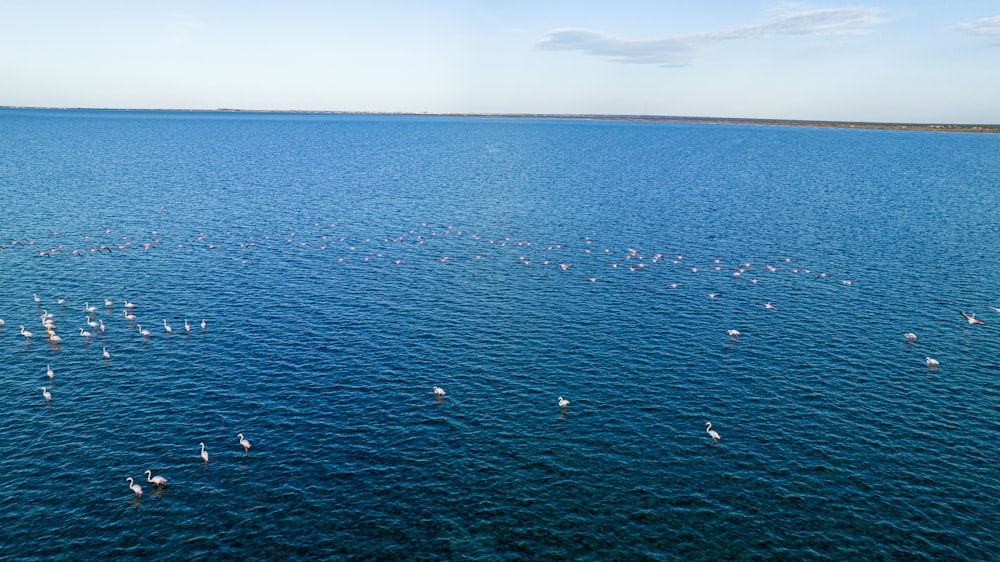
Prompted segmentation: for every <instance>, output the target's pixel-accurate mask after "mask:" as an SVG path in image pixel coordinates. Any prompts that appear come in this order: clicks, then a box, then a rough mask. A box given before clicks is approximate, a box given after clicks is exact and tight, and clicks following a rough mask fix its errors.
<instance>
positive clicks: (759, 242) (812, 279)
mask: <svg viewBox="0 0 1000 562" xmlns="http://www.w3.org/2000/svg"><path fill="white" fill-rule="evenodd" d="M998 156H1000V137H995V136H990V135H971V134H939V133H919V132H905V131H868V130H865V131H859V130H833V129H812V128H776V127H753V126H726V125H697V124H653V123H621V122H597V121H586V120H543V119H538V120H520V119H481V118H438V117H385V116H311V115H268V114H214V113H157V112H97V111H33V110H0V201H2V208H3V211H2V218H0V244H2V245H3V247H4V248H3V249H2V250H0V283H2V284H0V318H2V319H3V320H5V326H3V327H2V328H0V350H2V351H0V353H2V357H3V361H2V363H0V394H2V402H0V525H2V529H3V530H2V531H0V545H2V547H0V548H2V555H0V558H13V559H24V560H51V559H71V558H72V559H94V558H97V557H99V556H108V557H115V558H123V557H137V558H138V557H141V558H150V559H198V558H206V559H224V558H236V559H275V560H287V559H380V560H392V559H483V560H492V559H505V560H508V559H509V560H538V559H549V560H555V559H592V560H611V559H617V560H641V559H650V560H654V559H655V560H663V559H684V560H720V559H752V558H768V559H796V560H797V559H890V558H892V559H933V560H940V559H969V560H982V559H991V558H997V557H1000V539H998V538H997V537H996V530H997V529H998V528H1000V516H998V511H997V509H996V506H997V500H996V498H997V495H998V492H1000V471H998V469H997V468H996V460H997V456H998V452H1000V445H998V440H997V432H998V429H1000V423H998V413H997V412H998V406H1000V393H998V383H997V375H998V374H1000V369H998V356H1000V335H998V332H997V328H996V326H997V325H1000V314H997V312H994V311H993V310H991V308H990V307H992V306H997V307H1000V295H998V294H997V287H998V284H1000V267H998V263H997V261H998V260H997V255H998V250H1000V247H998V246H1000V244H998V240H1000V216H998V214H997V213H996V209H997V208H1000V190H997V189H996V187H997V186H998V185H1000V166H998V165H997V162H998V161H1000V159H998ZM143 244H147V245H150V244H151V245H152V246H148V247H147V249H143V247H142V245H143ZM102 246H103V247H104V249H100V248H101V247H102ZM681 255H683V257H682V258H679V257H678V256H681ZM785 258H789V259H788V260H786V259H785ZM713 260H720V261H717V262H716V261H713ZM744 263H750V264H752V265H750V266H748V268H747V269H746V271H744V272H743V273H742V274H741V275H739V276H734V275H733V273H734V272H736V271H737V270H734V269H732V268H734V267H738V266H739V264H744ZM560 265H562V266H563V267H560ZM767 266H773V267H772V268H771V269H768V268H767ZM691 268H695V269H698V271H692V269H691ZM716 268H719V269H716ZM847 281H850V282H851V283H847ZM677 283H679V284H680V285H679V286H673V287H671V286H669V285H670V284H677ZM709 293H720V294H719V295H718V296H716V297H714V298H713V297H709V296H707V295H708V294H709ZM33 294H34V295H37V297H38V298H39V302H38V303H37V304H36V302H35V301H34V300H33V298H32V295H33ZM57 299H64V302H63V303H61V304H60V303H59V302H58V301H57ZM105 299H109V300H111V301H112V306H110V307H107V306H105V305H104V300H105ZM126 300H127V301H129V302H133V303H135V308H134V315H135V317H136V318H135V320H134V321H129V320H127V319H126V318H125V317H124V311H125V308H124V302H125V301H126ZM85 303H87V304H89V305H93V306H95V307H96V310H95V312H94V314H93V316H92V318H93V321H95V322H96V321H98V320H99V321H102V322H103V323H104V325H105V328H106V331H105V332H104V333H100V330H99V329H93V328H90V327H89V326H88V325H87V323H86V320H87V317H88V315H87V312H86V311H85V309H84V306H85ZM765 303H771V304H772V305H774V307H775V308H776V309H777V310H769V309H767V308H765V307H764V304H765ZM44 311H47V312H49V313H52V314H53V317H54V321H55V331H56V333H57V334H58V335H59V336H60V337H61V338H62V341H61V342H60V343H58V344H53V343H51V342H49V341H48V340H47V339H46V334H45V330H44V328H43V326H42V323H41V318H40V316H41V315H42V314H43V312H44ZM960 311H965V312H970V313H976V317H977V318H980V319H982V320H984V321H985V322H986V325H985V326H981V325H975V326H972V325H969V324H968V323H967V322H966V321H965V320H964V319H963V318H962V317H961V316H960V315H959V312H960ZM185 319H187V321H188V322H189V325H190V326H191V331H190V333H187V332H186V331H185V330H184V326H183V323H184V320H185ZM202 319H204V320H205V322H206V326H205V329H204V330H203V329H202V328H201V326H200V322H201V320H202ZM164 320H165V321H166V323H167V324H169V325H170V326H171V328H172V333H170V334H168V333H166V331H165V329H164V325H163V321H164ZM137 324H141V325H142V327H143V328H144V329H147V330H149V332H150V337H149V338H148V339H146V338H144V337H143V336H141V335H140V334H139V332H138V328H137ZM20 325H24V326H25V328H26V329H27V330H30V331H32V332H33V333H34V335H33V337H32V338H31V339H30V340H26V339H25V338H24V337H22V336H21V335H19V326H20ZM81 328H85V329H87V330H89V331H96V332H97V334H96V335H94V336H92V337H89V338H88V337H83V336H81V335H79V331H80V329H81ZM729 329H736V330H739V332H740V335H739V336H738V337H731V336H729V335H727V330H729ZM904 332H914V333H916V334H917V335H918V339H917V340H916V341H914V342H909V341H907V340H906V339H905V338H904V337H903V333H904ZM104 348H106V349H107V351H108V352H109V355H110V359H107V360H105V359H104V358H103V357H102V349H104ZM925 357H933V358H935V359H937V360H939V362H940V365H939V366H937V367H935V368H929V367H927V366H926V365H925ZM46 365H50V366H51V368H52V369H53V372H54V378H53V380H52V382H51V383H50V382H49V379H48V377H47V376H46ZM434 385H439V386H441V387H443V388H444V389H445V390H446V392H447V395H446V396H445V397H444V398H441V399H436V398H435V396H434V394H433V392H432V391H431V388H432V386H434ZM40 387H44V388H47V389H48V391H49V392H50V393H51V396H52V399H51V403H50V404H46V402H45V399H44V398H43V397H42V392H41V390H40ZM560 396H563V397H565V398H567V399H568V400H570V402H571V403H570V405H569V406H568V407H566V408H565V409H561V408H559V406H558V405H557V403H556V400H557V398H558V397H560ZM708 421H711V422H712V424H713V429H715V430H717V431H718V432H719V433H720V434H721V440H720V441H719V442H718V443H715V444H713V443H712V440H711V439H710V438H709V436H708V435H707V433H706V432H705V422H708ZM237 433H243V434H245V435H246V437H247V438H248V439H249V440H250V441H251V443H252V446H251V449H250V451H249V454H248V455H244V452H243V449H242V447H241V446H240V444H239V442H238V439H237V437H236V435H237ZM199 442H204V443H205V446H206V449H207V450H208V452H209V454H210V461H209V462H208V463H207V464H206V463H203V462H202V460H201V458H200V457H199V450H200V449H199V446H198V443H199ZM147 469H148V470H151V471H152V473H153V474H160V475H163V476H165V477H166V478H168V479H169V482H168V484H167V486H166V487H164V488H162V489H155V488H154V487H153V485H152V484H151V483H148V482H146V481H145V474H144V472H143V471H145V470H147ZM126 477H133V478H135V479H136V480H137V482H139V483H141V484H142V486H143V490H144V493H143V495H142V496H141V498H136V497H135V495H134V494H133V492H132V491H131V490H129V487H128V483H127V482H126V480H125V478H126Z"/></svg>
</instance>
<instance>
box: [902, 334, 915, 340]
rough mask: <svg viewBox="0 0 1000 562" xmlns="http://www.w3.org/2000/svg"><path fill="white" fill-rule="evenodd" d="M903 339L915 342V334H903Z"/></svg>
mask: <svg viewBox="0 0 1000 562" xmlns="http://www.w3.org/2000/svg"><path fill="white" fill-rule="evenodd" d="M903 337H904V338H906V339H907V340H909V341H917V334H914V333H913V332H906V333H905V334H903Z"/></svg>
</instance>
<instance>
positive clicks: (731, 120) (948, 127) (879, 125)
mask: <svg viewBox="0 0 1000 562" xmlns="http://www.w3.org/2000/svg"><path fill="white" fill-rule="evenodd" d="M0 109H34V110H67V111H79V110H83V111H163V112H190V113H287V114H298V115H407V116H437V117H495V118H521V119H589V120H598V121H644V122H655V123H709V124H712V123H715V124H728V125H765V126H774V127H828V128H840V129H885V130H900V131H942V132H959V133H1000V125H987V124H964V123H884V122H870V121H823V120H810V119H762V118H750V117H699V116H682V115H613V114H585V113H580V114H575V113H574V114H570V113H565V114H562V113H475V112H449V113H443V112H442V113H439V112H412V111H320V110H282V109H228V108H220V109H122V108H111V107H108V108H89V107H28V106H0Z"/></svg>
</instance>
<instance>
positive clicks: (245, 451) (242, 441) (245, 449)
mask: <svg viewBox="0 0 1000 562" xmlns="http://www.w3.org/2000/svg"><path fill="white" fill-rule="evenodd" d="M236 437H237V438H238V439H239V440H240V445H243V456H246V455H247V454H249V453H250V442H249V441H247V440H246V438H244V437H243V434H242V433H237V434H236Z"/></svg>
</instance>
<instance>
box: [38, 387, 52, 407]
mask: <svg viewBox="0 0 1000 562" xmlns="http://www.w3.org/2000/svg"><path fill="white" fill-rule="evenodd" d="M38 390H41V391H42V397H43V398H45V403H46V404H48V403H49V402H50V401H51V400H52V395H51V394H49V391H48V390H45V387H44V386H40V387H38Z"/></svg>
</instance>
